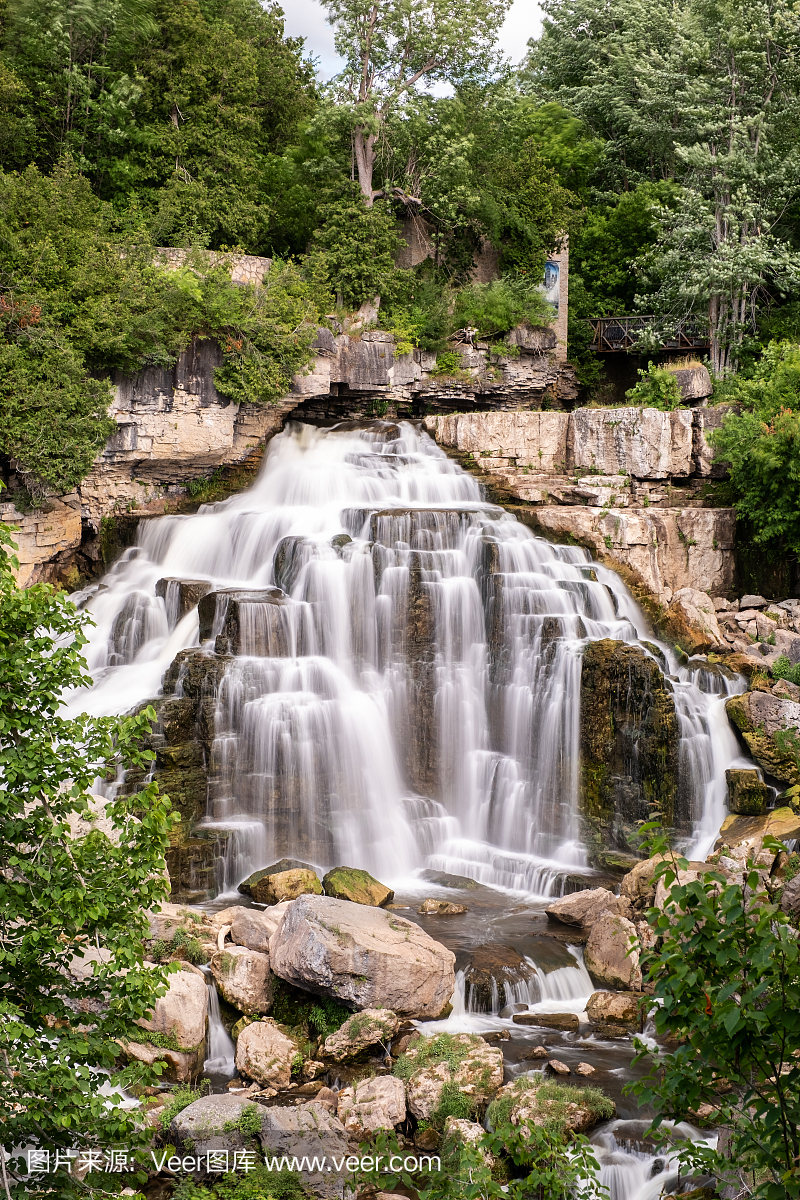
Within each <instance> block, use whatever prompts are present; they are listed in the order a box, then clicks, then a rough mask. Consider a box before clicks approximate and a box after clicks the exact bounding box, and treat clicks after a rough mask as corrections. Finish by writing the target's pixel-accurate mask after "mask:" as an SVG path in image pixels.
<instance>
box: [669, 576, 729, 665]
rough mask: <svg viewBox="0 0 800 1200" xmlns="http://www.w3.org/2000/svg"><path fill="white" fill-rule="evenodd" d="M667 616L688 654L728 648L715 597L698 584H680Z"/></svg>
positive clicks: (673, 633) (672, 631)
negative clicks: (687, 586) (687, 585)
mask: <svg viewBox="0 0 800 1200" xmlns="http://www.w3.org/2000/svg"><path fill="white" fill-rule="evenodd" d="M664 619H665V623H666V625H667V628H668V630H669V632H670V634H671V635H672V637H673V638H674V639H675V641H676V642H677V643H678V644H679V646H680V647H681V649H682V650H684V651H685V652H686V654H704V653H707V652H708V651H709V650H720V649H725V650H727V648H728V647H727V643H726V641H725V639H724V638H723V636H722V632H721V630H720V627H719V623H718V621H717V614H716V612H715V611H714V601H713V600H712V599H711V597H710V596H708V595H707V594H706V593H705V592H701V591H699V590H698V589H697V588H681V589H680V590H679V591H677V592H675V594H674V596H673V597H672V601H671V602H670V605H669V607H668V608H667V611H666V614H665V618H664Z"/></svg>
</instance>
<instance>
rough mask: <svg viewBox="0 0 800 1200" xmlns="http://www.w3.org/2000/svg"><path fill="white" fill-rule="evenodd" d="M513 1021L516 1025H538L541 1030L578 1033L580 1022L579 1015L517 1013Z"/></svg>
mask: <svg viewBox="0 0 800 1200" xmlns="http://www.w3.org/2000/svg"><path fill="white" fill-rule="evenodd" d="M512 1020H513V1022H514V1024H515V1025H536V1026H538V1027H539V1028H541V1029H562V1030H565V1031H566V1032H568V1033H577V1032H578V1027H579V1024H580V1022H579V1021H578V1014H577V1013H544V1012H532V1013H517V1014H516V1015H515V1016H514V1017H512Z"/></svg>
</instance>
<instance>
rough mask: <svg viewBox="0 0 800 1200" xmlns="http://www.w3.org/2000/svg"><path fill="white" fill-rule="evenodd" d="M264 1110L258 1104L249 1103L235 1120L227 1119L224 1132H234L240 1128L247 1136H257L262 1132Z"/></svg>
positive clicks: (223, 1127)
mask: <svg viewBox="0 0 800 1200" xmlns="http://www.w3.org/2000/svg"><path fill="white" fill-rule="evenodd" d="M262 1116H263V1114H262V1112H261V1109H260V1108H259V1106H258V1105H257V1104H248V1105H246V1106H245V1107H244V1108H243V1109H242V1111H241V1112H240V1113H239V1116H238V1117H237V1118H236V1120H235V1121H226V1122H225V1124H224V1125H223V1126H222V1129H223V1132H225V1133H233V1131H234V1130H238V1132H239V1133H243V1134H244V1135H245V1137H255V1136H256V1135H257V1134H259V1133H260V1132H261V1122H262Z"/></svg>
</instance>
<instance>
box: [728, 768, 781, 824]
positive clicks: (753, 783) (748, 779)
mask: <svg viewBox="0 0 800 1200" xmlns="http://www.w3.org/2000/svg"><path fill="white" fill-rule="evenodd" d="M725 782H726V783H727V785H728V808H729V810H730V811H731V812H732V813H737V814H738V815H739V816H742V817H759V816H761V814H762V813H763V812H766V808H767V801H768V799H769V795H770V791H769V788H768V787H767V785H766V784H765V783H764V781H763V779H762V778H761V776H760V775H759V774H758V771H750V770H740V769H738V768H734V769H731V770H728V771H726V772H725Z"/></svg>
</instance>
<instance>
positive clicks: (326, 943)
mask: <svg viewBox="0 0 800 1200" xmlns="http://www.w3.org/2000/svg"><path fill="white" fill-rule="evenodd" d="M270 957H271V965H272V970H273V972H274V973H275V974H276V975H279V976H280V977H281V979H285V980H286V981H287V982H288V983H292V984H294V985H295V986H296V987H300V988H304V989H305V990H306V991H309V992H314V993H315V994H317V995H321V996H332V997H334V998H335V999H338V1000H340V1001H342V1003H344V1004H348V1005H352V1007H353V1008H358V1009H365V1008H388V1009H391V1011H392V1012H395V1013H398V1014H400V1015H402V1016H416V1017H438V1016H439V1014H440V1013H441V1012H442V1010H443V1008H444V1007H445V1005H446V1004H447V1003H448V1001H449V1000H450V997H451V996H452V994H453V991H454V990H455V971H454V965H455V955H454V954H453V953H452V951H450V950H448V949H446V947H444V946H442V945H440V944H439V942H435V941H434V940H433V938H430V937H428V935H427V934H426V933H425V932H424V931H423V930H422V929H420V927H419V926H418V925H415V924H414V923H413V922H412V921H407V920H405V919H404V918H403V917H400V916H398V915H397V913H394V912H385V911H384V910H383V909H379V908H371V907H368V906H366V905H362V904H351V903H349V901H347V900H334V899H332V898H330V897H328V896H300V897H299V899H297V900H295V902H294V903H293V904H292V905H291V906H290V907H289V909H288V910H287V912H286V916H285V917H284V920H283V923H282V924H281V926H280V928H279V930H278V932H277V933H276V934H275V936H274V937H273V939H272V940H271V942H270Z"/></svg>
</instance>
